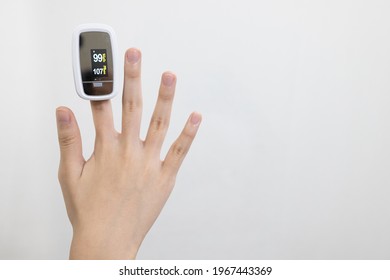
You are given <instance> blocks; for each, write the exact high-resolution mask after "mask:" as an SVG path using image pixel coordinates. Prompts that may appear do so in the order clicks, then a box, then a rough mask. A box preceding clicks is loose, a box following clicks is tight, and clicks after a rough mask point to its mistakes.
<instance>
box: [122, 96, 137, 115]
mask: <svg viewBox="0 0 390 280" xmlns="http://www.w3.org/2000/svg"><path fill="white" fill-rule="evenodd" d="M123 107H124V109H125V110H126V111H127V112H129V113H133V112H136V111H138V109H139V108H140V105H139V104H138V102H136V101H135V100H132V99H127V98H124V99H123Z"/></svg>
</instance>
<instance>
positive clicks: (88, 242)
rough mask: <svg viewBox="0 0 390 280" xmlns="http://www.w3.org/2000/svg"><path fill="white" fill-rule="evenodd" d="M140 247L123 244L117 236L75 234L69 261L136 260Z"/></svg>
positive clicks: (128, 243) (127, 243)
mask: <svg viewBox="0 0 390 280" xmlns="http://www.w3.org/2000/svg"><path fill="white" fill-rule="evenodd" d="M138 249H139V245H136V244H132V243H130V242H122V240H120V239H118V238H116V237H115V236H110V235H108V236H104V237H103V236H99V235H97V234H96V233H94V234H86V233H81V232H77V233H74V234H73V239H72V244H71V247H70V253H69V259H71V260H88V259H89V260H114V259H117V260H120V259H123V260H124V259H135V258H136V256H137V252H138Z"/></svg>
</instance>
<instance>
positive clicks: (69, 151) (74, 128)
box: [56, 107, 85, 181]
mask: <svg viewBox="0 0 390 280" xmlns="http://www.w3.org/2000/svg"><path fill="white" fill-rule="evenodd" d="M56 117H57V132H58V142H59V144H60V152H61V159H60V168H59V175H58V176H59V179H60V181H66V180H69V179H72V178H76V177H78V176H80V174H81V171H82V169H83V165H84V162H85V160H84V158H83V155H82V146H81V136H80V130H79V127H78V125H77V121H76V118H75V116H74V114H73V113H72V111H71V110H70V109H68V108H66V107H59V108H57V110H56Z"/></svg>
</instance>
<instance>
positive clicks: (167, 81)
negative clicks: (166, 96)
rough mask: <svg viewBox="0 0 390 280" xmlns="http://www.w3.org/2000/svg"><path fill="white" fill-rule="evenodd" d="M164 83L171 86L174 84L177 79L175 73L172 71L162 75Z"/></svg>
mask: <svg viewBox="0 0 390 280" xmlns="http://www.w3.org/2000/svg"><path fill="white" fill-rule="evenodd" d="M162 81H163V84H164V85H165V86H167V87H170V86H171V85H173V82H174V81H175V75H173V74H171V73H164V75H163V77H162Z"/></svg>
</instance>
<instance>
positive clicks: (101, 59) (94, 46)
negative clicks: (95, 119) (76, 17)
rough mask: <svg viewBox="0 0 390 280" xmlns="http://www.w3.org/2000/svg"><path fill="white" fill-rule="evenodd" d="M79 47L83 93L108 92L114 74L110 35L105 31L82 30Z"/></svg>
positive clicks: (110, 89)
mask: <svg viewBox="0 0 390 280" xmlns="http://www.w3.org/2000/svg"><path fill="white" fill-rule="evenodd" d="M79 47H80V68H81V78H82V82H83V88H84V92H85V94H87V95H105V94H110V93H111V92H112V90H113V75H114V72H113V59H112V48H111V41H110V35H109V34H108V33H106V32H97V31H88V32H83V33H81V34H80V42H79Z"/></svg>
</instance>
